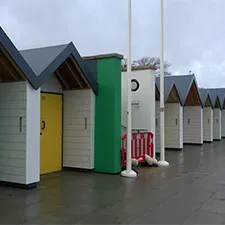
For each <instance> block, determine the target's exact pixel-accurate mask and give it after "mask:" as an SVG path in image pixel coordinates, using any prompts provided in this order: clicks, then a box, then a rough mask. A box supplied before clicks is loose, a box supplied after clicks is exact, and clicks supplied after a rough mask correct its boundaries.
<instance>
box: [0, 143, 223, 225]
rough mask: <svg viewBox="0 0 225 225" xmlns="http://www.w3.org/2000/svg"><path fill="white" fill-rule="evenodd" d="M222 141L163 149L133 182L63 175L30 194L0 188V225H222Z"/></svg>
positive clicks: (45, 179)
mask: <svg viewBox="0 0 225 225" xmlns="http://www.w3.org/2000/svg"><path fill="white" fill-rule="evenodd" d="M224 146H225V140H224V139H223V140H222V141H220V142H214V143H212V144H204V145H202V146H188V145H185V146H184V149H183V150H182V151H166V159H167V160H168V161H169V162H170V166H169V167H168V168H159V167H140V168H138V171H139V173H138V177H137V179H127V178H123V177H121V176H119V175H115V176H112V175H106V174H95V173H81V172H74V171H62V172H59V173H54V174H51V175H45V176H42V177H41V182H40V185H39V186H38V188H37V189H34V190H22V189H17V188H10V187H5V186H0V202H1V204H0V212H1V213H0V224H225V176H224V174H225V150H224Z"/></svg>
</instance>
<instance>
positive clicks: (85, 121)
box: [84, 117, 87, 130]
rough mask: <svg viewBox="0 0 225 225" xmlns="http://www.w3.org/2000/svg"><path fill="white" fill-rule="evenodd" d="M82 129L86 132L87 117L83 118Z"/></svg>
mask: <svg viewBox="0 0 225 225" xmlns="http://www.w3.org/2000/svg"><path fill="white" fill-rule="evenodd" d="M84 129H85V130H87V117H85V118H84Z"/></svg>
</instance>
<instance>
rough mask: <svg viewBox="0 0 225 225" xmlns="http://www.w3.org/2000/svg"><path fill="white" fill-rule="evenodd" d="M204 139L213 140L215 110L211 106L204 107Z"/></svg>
mask: <svg viewBox="0 0 225 225" xmlns="http://www.w3.org/2000/svg"><path fill="white" fill-rule="evenodd" d="M203 141H205V142H212V141H213V110H212V108H211V107H204V108H203Z"/></svg>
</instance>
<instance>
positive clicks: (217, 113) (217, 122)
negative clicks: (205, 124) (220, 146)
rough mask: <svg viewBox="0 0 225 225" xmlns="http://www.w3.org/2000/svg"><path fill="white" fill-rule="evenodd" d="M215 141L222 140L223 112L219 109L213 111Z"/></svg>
mask: <svg viewBox="0 0 225 225" xmlns="http://www.w3.org/2000/svg"><path fill="white" fill-rule="evenodd" d="M213 139H215V140H220V139H221V110H220V109H218V108H216V109H214V110H213Z"/></svg>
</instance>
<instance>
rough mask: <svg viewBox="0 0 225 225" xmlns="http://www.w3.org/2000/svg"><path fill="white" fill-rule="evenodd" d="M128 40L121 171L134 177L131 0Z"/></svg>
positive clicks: (127, 175)
mask: <svg viewBox="0 0 225 225" xmlns="http://www.w3.org/2000/svg"><path fill="white" fill-rule="evenodd" d="M127 30H128V37H127V38H128V40H127V155H126V170H124V171H122V172H121V175H122V176H124V177H136V176H137V173H136V172H135V171H133V170H132V159H131V140H132V133H131V132H132V125H131V122H132V120H131V94H132V93H131V0H128V29H127Z"/></svg>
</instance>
